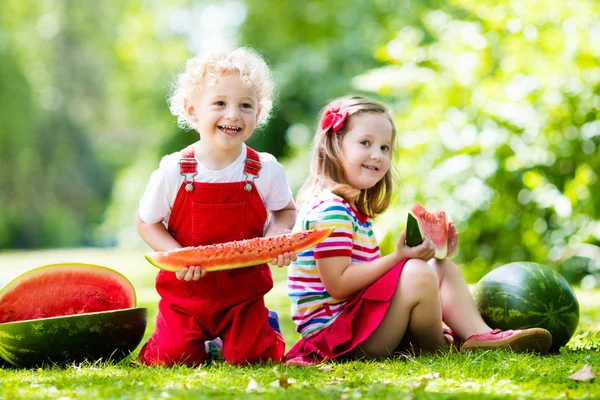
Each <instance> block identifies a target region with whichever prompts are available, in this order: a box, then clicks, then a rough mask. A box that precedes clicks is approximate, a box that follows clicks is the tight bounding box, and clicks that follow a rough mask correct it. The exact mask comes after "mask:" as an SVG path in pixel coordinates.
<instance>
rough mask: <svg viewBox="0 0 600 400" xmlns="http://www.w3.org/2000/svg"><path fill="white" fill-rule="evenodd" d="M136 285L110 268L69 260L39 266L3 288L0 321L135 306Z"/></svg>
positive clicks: (0, 291) (0, 301)
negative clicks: (68, 261)
mask: <svg viewBox="0 0 600 400" xmlns="http://www.w3.org/2000/svg"><path fill="white" fill-rule="evenodd" d="M135 303H136V297H135V290H134V288H133V285H132V284H131V282H129V280H128V279H127V278H125V276H123V275H122V274H120V273H118V272H117V271H114V270H112V269H110V268H106V267H102V266H99V265H92V264H81V263H66V264H52V265H46V266H43V267H38V268H35V269H33V270H30V271H28V272H25V273H24V274H22V275H20V276H18V277H17V278H15V279H14V280H12V281H11V282H9V283H8V284H7V285H6V286H4V287H3V288H2V290H0V323H4V322H14V321H24V320H32V319H39V318H49V317H58V316H64V315H73V314H84V313H93V312H100V311H108V310H119V309H124V308H131V307H135Z"/></svg>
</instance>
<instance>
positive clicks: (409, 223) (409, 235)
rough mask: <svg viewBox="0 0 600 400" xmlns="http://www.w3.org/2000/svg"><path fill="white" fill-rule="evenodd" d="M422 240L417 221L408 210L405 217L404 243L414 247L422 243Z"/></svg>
mask: <svg viewBox="0 0 600 400" xmlns="http://www.w3.org/2000/svg"><path fill="white" fill-rule="evenodd" d="M423 240H424V239H423V232H421V227H419V221H418V220H417V218H416V217H415V216H414V215H413V214H412V213H410V212H409V213H408V216H407V218H406V245H407V246H409V247H415V246H418V245H420V244H421V243H423Z"/></svg>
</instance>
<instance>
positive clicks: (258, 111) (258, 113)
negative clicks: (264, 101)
mask: <svg viewBox="0 0 600 400" xmlns="http://www.w3.org/2000/svg"><path fill="white" fill-rule="evenodd" d="M261 111H262V107H258V110H257V111H256V120H257V121H258V118H259V117H260V112H261Z"/></svg>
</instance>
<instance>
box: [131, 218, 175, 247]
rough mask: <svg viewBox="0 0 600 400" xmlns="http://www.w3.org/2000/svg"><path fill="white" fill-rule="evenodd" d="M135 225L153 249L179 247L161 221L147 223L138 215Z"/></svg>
mask: <svg viewBox="0 0 600 400" xmlns="http://www.w3.org/2000/svg"><path fill="white" fill-rule="evenodd" d="M136 226H137V231H138V233H139V235H140V236H141V237H142V239H144V241H145V242H146V243H147V244H148V246H150V247H151V248H152V250H154V251H170V250H173V249H178V248H180V247H181V245H180V244H179V243H178V242H177V241H176V240H175V239H174V238H173V236H171V234H170V233H169V231H168V230H167V228H166V227H165V225H164V224H163V223H162V222H157V223H155V224H147V223H146V222H144V221H143V220H142V219H141V218H140V216H139V215H138V217H137V222H136Z"/></svg>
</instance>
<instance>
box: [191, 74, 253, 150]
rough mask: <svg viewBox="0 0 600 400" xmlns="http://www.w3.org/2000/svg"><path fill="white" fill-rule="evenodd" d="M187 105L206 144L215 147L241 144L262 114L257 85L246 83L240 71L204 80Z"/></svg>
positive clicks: (237, 146)
mask: <svg viewBox="0 0 600 400" xmlns="http://www.w3.org/2000/svg"><path fill="white" fill-rule="evenodd" d="M184 107H185V111H186V113H187V114H188V117H189V118H190V119H191V121H192V122H193V123H194V126H195V128H196V130H197V131H198V132H199V133H200V137H201V138H202V141H203V142H204V143H203V144H204V145H208V146H211V147H212V148H213V149H214V150H215V151H219V150H231V149H238V148H240V147H241V145H242V143H243V142H244V141H246V140H247V139H248V138H249V137H250V136H251V135H252V132H253V131H254V127H255V126H256V122H257V121H258V116H259V115H260V108H259V107H258V99H257V96H256V93H255V92H254V89H253V88H251V87H247V86H245V85H244V84H243V83H242V80H241V78H240V75H239V74H237V73H231V74H225V75H221V76H219V78H218V80H217V82H216V83H215V84H207V83H206V82H202V84H200V85H199V87H198V94H196V95H194V96H193V98H192V99H191V100H189V101H188V99H186V102H185V104H184Z"/></svg>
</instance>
